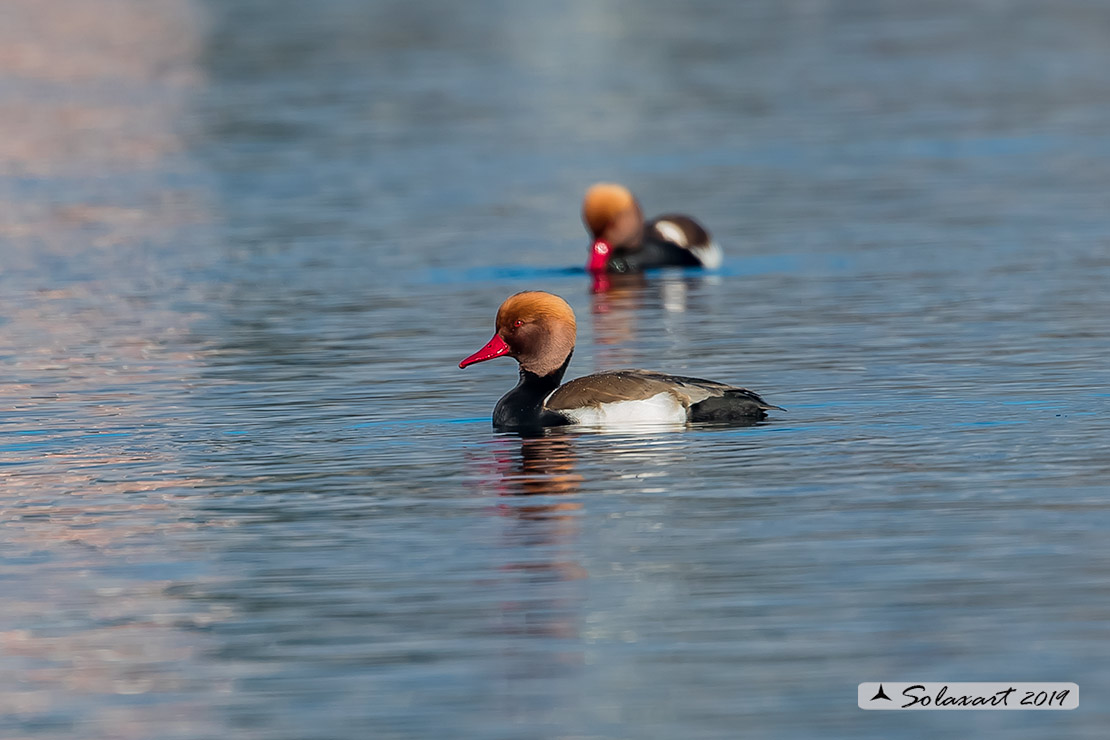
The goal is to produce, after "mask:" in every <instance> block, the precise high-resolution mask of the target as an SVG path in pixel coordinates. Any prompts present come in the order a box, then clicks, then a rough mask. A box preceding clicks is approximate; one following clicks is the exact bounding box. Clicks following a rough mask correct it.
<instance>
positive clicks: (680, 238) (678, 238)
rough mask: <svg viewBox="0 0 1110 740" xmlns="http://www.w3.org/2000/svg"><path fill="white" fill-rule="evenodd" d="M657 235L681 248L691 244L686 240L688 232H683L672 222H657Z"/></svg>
mask: <svg viewBox="0 0 1110 740" xmlns="http://www.w3.org/2000/svg"><path fill="white" fill-rule="evenodd" d="M655 233H656V234H658V235H659V236H660V237H662V238H663V239H666V240H667V241H669V242H671V243H672V244H677V245H678V246H680V247H685V246H686V245H687V244H689V241H688V240H687V238H686V232H685V231H683V230H682V227H681V226H679V225H678V224H676V223H674V222H672V221H656V222H655Z"/></svg>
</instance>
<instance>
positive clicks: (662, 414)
mask: <svg viewBox="0 0 1110 740" xmlns="http://www.w3.org/2000/svg"><path fill="white" fill-rule="evenodd" d="M559 413H561V414H564V415H565V416H569V417H570V418H571V419H573V420H574V423H575V424H581V425H583V426H591V427H609V428H614V427H628V426H636V425H642V424H685V423H686V407H685V406H683V405H682V403H680V402H679V400H678V399H677V398H675V397H674V395H673V394H671V393H667V392H665V391H664V392H663V393H659V394H656V395H654V396H652V397H651V398H645V399H644V400H642V401H615V402H613V403H603V404H600V405H598V406H588V407H585V408H578V409H566V410H562V409H560V411H559Z"/></svg>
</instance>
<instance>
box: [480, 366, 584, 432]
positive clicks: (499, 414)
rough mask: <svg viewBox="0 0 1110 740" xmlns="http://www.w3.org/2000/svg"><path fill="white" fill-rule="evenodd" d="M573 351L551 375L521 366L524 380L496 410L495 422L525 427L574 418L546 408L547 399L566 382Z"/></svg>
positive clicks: (555, 423) (497, 425)
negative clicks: (544, 404)
mask: <svg viewBox="0 0 1110 740" xmlns="http://www.w3.org/2000/svg"><path fill="white" fill-rule="evenodd" d="M573 354H574V353H573V352H571V354H570V355H567V359H566V360H564V361H563V364H562V365H561V366H560V367H559V369H558V370H555V371H554V372H551V373H548V374H547V375H536V374H535V373H533V372H530V371H528V370H525V369H524V368H520V381H519V382H518V383H517V384H516V387H515V388H513V389H512V390H511V391H509V392H508V393H506V394H505V395H504V396H503V397H502V398H501V400H500V401H498V402H497V406H496V408H494V410H493V425H494V426H495V427H497V428H498V429H521V428H528V427H550V426H560V425H562V424H569V423H570V420H569V419H567V418H566V417H565V416H563V415H562V414H557V413H554V412H551V411H545V410H544V408H543V401H544V399H545V398H547V397H548V396H550V395H551V393H552V391H554V390H555V389H556V388H558V387H559V384H560V383H562V382H563V376H564V375H565V374H566V372H567V366H568V365H570V358H571V355H573Z"/></svg>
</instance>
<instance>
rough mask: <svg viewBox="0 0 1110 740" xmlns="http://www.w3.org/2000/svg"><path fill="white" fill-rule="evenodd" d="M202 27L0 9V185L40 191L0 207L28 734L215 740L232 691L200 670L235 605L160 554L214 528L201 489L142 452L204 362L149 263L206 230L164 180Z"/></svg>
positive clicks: (19, 651)
mask: <svg viewBox="0 0 1110 740" xmlns="http://www.w3.org/2000/svg"><path fill="white" fill-rule="evenodd" d="M195 10H196V9H195V6H194V5H193V3H192V2H189V0H51V2H49V3H43V2H38V0H6V2H5V3H4V10H3V15H4V20H3V23H0V83H4V84H0V113H2V114H3V118H4V136H3V137H0V171H2V172H4V173H12V172H19V173H21V174H22V175H23V176H26V177H33V178H37V181H38V182H41V185H36V187H35V188H33V189H25V188H23V189H21V188H10V189H8V190H6V191H5V192H4V197H3V198H0V202H2V205H0V240H2V241H3V251H4V254H3V257H4V259H5V271H4V273H3V274H0V281H2V284H0V288H2V289H0V315H3V316H4V317H5V319H6V320H7V321H6V323H5V324H4V326H3V329H2V330H0V354H3V355H5V356H8V357H9V358H10V361H9V363H8V366H7V377H6V378H5V379H4V382H3V383H0V404H2V405H4V406H5V407H6V408H8V409H9V412H8V414H7V416H6V418H5V421H6V423H7V424H8V428H9V429H10V431H11V432H13V433H12V434H10V435H7V436H6V438H5V440H4V442H3V444H0V458H2V462H4V463H7V464H6V465H5V466H4V467H3V468H0V471H2V472H0V509H2V510H3V511H4V512H5V516H4V519H3V523H2V526H3V538H4V542H5V544H6V546H7V548H8V549H9V551H10V554H11V555H13V556H14V559H13V561H12V562H13V564H9V565H5V566H3V567H2V568H0V576H4V577H6V583H8V586H7V588H6V589H5V593H4V608H3V610H2V611H0V673H2V674H3V675H6V676H19V679H20V680H19V682H18V687H17V688H15V689H12V688H11V687H7V688H6V690H5V691H4V692H2V693H0V715H4V716H5V717H7V718H10V719H13V720H14V721H15V722H16V723H18V724H17V726H19V725H22V726H24V727H27V728H32V727H44V728H45V727H54V726H57V725H59V724H61V723H64V724H65V725H66V727H67V731H68V734H71V735H72V736H74V737H82V738H90V739H92V738H102V737H113V738H149V737H155V736H158V737H162V736H170V735H174V736H177V735H181V736H190V737H192V736H201V735H211V736H215V735H217V734H219V733H218V732H217V731H216V730H215V729H214V727H215V722H214V720H213V713H212V704H213V702H212V701H211V695H214V694H220V693H230V692H231V691H232V690H233V686H232V685H231V682H230V681H225V680H222V679H219V678H214V677H205V676H203V675H202V673H201V668H200V666H201V665H202V664H203V663H204V660H205V656H206V654H207V653H208V651H210V650H211V649H212V643H211V641H210V640H209V639H208V638H207V637H206V636H204V635H203V634H202V633H201V632H200V630H201V629H203V628H205V627H208V626H211V625H212V624H214V623H217V622H221V621H224V620H226V619H227V618H229V616H230V610H229V609H227V608H226V607H221V606H210V605H206V604H203V603H193V602H190V601H187V600H183V599H180V598H177V597H175V596H173V595H172V594H170V593H167V589H168V588H169V587H170V586H172V585H173V584H174V583H175V582H176V579H178V578H180V577H181V575H182V571H183V569H186V568H188V566H187V565H185V563H189V562H190V561H191V560H192V557H191V556H182V555H181V553H180V552H175V551H174V549H173V548H172V547H168V546H167V543H168V542H173V541H177V542H180V541H182V540H188V538H189V537H190V536H191V533H192V532H194V531H196V530H200V529H202V528H204V527H206V526H208V525H207V524H206V523H204V522H200V521H197V520H195V519H194V518H193V515H192V513H191V512H189V511H187V510H183V509H181V508H180V507H179V506H178V505H177V503H176V499H177V497H178V496H179V495H183V494H187V493H188V492H189V491H190V489H191V488H192V487H194V486H199V485H202V484H203V481H200V480H198V479H197V478H195V477H193V476H190V475H188V474H187V473H185V472H183V471H182V465H181V463H180V461H179V460H178V459H176V457H175V455H174V453H173V452H172V451H171V450H168V449H165V448H164V447H162V446H161V445H159V444H158V443H157V442H152V437H151V432H152V431H153V430H155V429H159V428H161V427H162V425H164V424H165V423H166V422H165V419H166V414H167V410H168V409H169V408H171V407H172V406H173V405H174V403H175V401H177V400H179V394H182V393H185V392H187V391H186V389H185V388H184V383H183V381H182V379H181V375H182V368H188V367H190V366H191V364H192V360H191V357H190V356H189V354H188V353H187V352H184V351H180V350H170V349H167V347H166V339H167V338H168V337H173V336H174V335H176V334H179V333H181V332H183V331H185V330H187V327H188V323H189V321H190V316H189V315H188V314H187V313H185V312H182V311H181V310H180V309H179V308H171V307H170V306H168V305H167V302H165V301H162V300H160V299H161V297H162V296H164V295H165V294H166V293H168V292H171V291H172V290H173V288H175V287H176V284H175V283H170V282H168V281H169V280H173V279H174V278H172V277H170V276H168V275H167V274H166V272H167V271H166V270H165V267H164V266H163V265H161V264H159V258H160V257H161V256H163V255H165V254H167V253H169V252H171V248H170V246H168V245H172V247H173V248H177V247H179V246H180V244H178V243H176V242H175V240H176V239H177V238H178V237H179V236H181V235H182V233H183V232H185V231H186V230H188V229H190V228H193V227H194V226H195V225H197V223H198V222H203V220H204V219H205V218H206V217H205V215H204V213H203V209H200V208H198V206H197V200H198V199H197V197H196V194H195V193H194V192H192V191H189V190H185V189H182V187H181V185H180V181H177V182H174V181H173V180H172V179H171V178H168V177H167V176H166V173H167V171H170V172H174V171H176V172H178V173H180V172H181V169H182V168H183V167H185V165H184V164H183V162H182V161H181V160H182V158H181V152H182V151H183V150H184V149H185V148H186V147H185V145H184V143H183V141H182V139H181V136H180V131H179V128H180V122H181V120H182V117H183V111H184V109H185V108H186V106H188V105H189V96H190V95H191V94H192V92H193V90H194V89H195V87H196V85H197V82H198V80H199V79H200V73H199V67H198V66H197V65H196V63H195V59H196V54H197V52H198V51H199V49H200V46H201V38H200V33H199V28H198V25H197V22H196V18H195ZM12 79H16V80H18V84H16V85H11V84H8V83H9V82H10V81H11V80H12ZM43 193H47V194H49V197H42V195H43ZM14 275H20V278H19V279H18V280H17V279H15V278H14V277H13V276H14ZM169 413H170V416H171V417H172V415H173V414H172V411H170V412H169ZM155 439H156V437H155ZM24 559H28V560H31V561H33V562H34V563H35V564H34V565H33V566H27V565H25V564H23V565H19V564H14V563H18V561H19V560H24ZM28 567H31V572H32V573H33V574H34V577H30V578H28V577H27V569H28ZM13 575H16V576H17V577H16V578H14V579H13V578H12V576H13ZM198 681H203V682H204V685H205V691H201V692H198V691H196V689H195V686H194V684H195V683H197V682H198ZM205 692H207V696H206V693H205ZM132 696H136V697H139V698H138V699H135V700H127V699H125V698H124V697H132ZM28 731H29V732H31V733H32V734H34V731H33V730H28ZM47 732H48V733H49V730H47ZM36 736H38V735H37V734H36ZM49 736H51V737H53V736H54V735H52V734H51V735H49Z"/></svg>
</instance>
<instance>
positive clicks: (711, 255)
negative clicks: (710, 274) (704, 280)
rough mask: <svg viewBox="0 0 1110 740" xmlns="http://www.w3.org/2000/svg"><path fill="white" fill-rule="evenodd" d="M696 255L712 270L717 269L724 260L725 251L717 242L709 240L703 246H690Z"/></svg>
mask: <svg viewBox="0 0 1110 740" xmlns="http://www.w3.org/2000/svg"><path fill="white" fill-rule="evenodd" d="M689 249H690V251H691V252H693V254H694V256H695V257H697V258H698V260H700V261H701V263H702V264H703V265H705V266H706V267H707V268H708V269H710V270H716V269H717V268H718V267H720V266H721V263H722V262H724V253H723V252H721V248H720V247H719V246H717V242H709V243H708V244H706V245H705V246H703V247H689Z"/></svg>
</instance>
